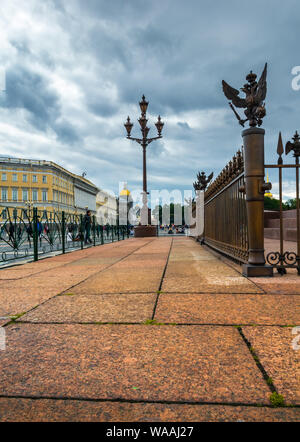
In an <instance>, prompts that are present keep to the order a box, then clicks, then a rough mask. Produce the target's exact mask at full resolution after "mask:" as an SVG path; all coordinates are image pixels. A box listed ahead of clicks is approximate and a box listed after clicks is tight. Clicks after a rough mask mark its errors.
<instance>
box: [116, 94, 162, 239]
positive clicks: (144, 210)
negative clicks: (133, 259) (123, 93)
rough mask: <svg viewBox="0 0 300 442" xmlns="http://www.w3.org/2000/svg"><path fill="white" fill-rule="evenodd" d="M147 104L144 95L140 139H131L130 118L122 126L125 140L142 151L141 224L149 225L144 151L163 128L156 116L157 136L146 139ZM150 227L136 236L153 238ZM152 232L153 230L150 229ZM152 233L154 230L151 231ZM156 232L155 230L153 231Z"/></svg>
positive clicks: (159, 135) (137, 232)
mask: <svg viewBox="0 0 300 442" xmlns="http://www.w3.org/2000/svg"><path fill="white" fill-rule="evenodd" d="M148 104H149V102H148V101H146V98H145V95H143V96H142V100H141V101H140V103H139V105H140V109H141V117H140V118H139V119H138V122H139V123H140V127H141V132H142V138H133V137H131V131H132V127H133V123H132V122H131V121H130V118H129V117H128V118H127V121H126V123H125V124H124V126H125V128H126V131H127V138H128V139H129V140H133V141H136V142H137V143H138V144H140V145H141V146H142V149H143V208H142V217H141V220H142V224H143V225H144V226H145V225H149V216H148V205H147V194H148V192H147V164H146V151H147V146H148V145H149V144H150V143H152V141H154V140H158V139H159V138H162V134H161V133H162V129H163V126H164V123H163V122H162V121H161V117H160V115H159V116H158V119H157V122H156V123H155V126H156V129H157V133H158V136H157V137H153V138H148V133H149V130H150V128H149V127H148V126H147V123H148V120H147V116H146V113H147V109H148ZM150 227H154V226H149V229H148V230H147V229H140V230H139V229H137V228H136V229H135V234H136V236H153V234H151V235H150V230H151V229H150ZM152 230H153V229H152ZM153 232H154V230H153ZM155 232H156V229H155Z"/></svg>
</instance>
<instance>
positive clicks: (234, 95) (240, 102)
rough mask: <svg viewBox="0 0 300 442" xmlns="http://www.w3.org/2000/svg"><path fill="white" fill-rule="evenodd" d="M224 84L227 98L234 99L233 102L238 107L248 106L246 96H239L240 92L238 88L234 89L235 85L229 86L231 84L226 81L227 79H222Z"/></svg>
mask: <svg viewBox="0 0 300 442" xmlns="http://www.w3.org/2000/svg"><path fill="white" fill-rule="evenodd" d="M222 86H223V92H224V94H225V96H226V98H228V100H230V101H232V103H233V104H234V105H235V106H236V107H247V104H246V100H245V99H244V98H241V97H238V95H239V93H240V92H239V91H238V90H237V89H234V88H233V87H231V86H229V84H228V83H226V81H224V80H222Z"/></svg>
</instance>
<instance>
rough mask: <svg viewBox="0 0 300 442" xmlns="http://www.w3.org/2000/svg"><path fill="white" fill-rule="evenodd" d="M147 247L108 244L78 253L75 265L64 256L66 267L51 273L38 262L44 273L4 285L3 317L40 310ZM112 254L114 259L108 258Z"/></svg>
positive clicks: (1, 289) (1, 295)
mask: <svg viewBox="0 0 300 442" xmlns="http://www.w3.org/2000/svg"><path fill="white" fill-rule="evenodd" d="M148 242H149V241H148ZM148 242H147V243H148ZM145 243H146V242H145V241H143V240H142V241H140V242H138V241H134V242H131V241H128V242H126V241H124V242H122V245H121V246H120V245H119V244H120V243H116V245H115V244H107V245H105V246H103V247H102V246H101V247H100V246H99V248H98V247H95V248H91V249H86V250H84V251H80V252H84V253H80V252H74V254H75V253H78V255H77V260H75V258H74V257H73V258H72V259H71V261H69V262H68V263H65V261H64V260H65V256H66V255H64V256H63V257H59V258H60V260H59V262H60V263H63V264H64V265H61V266H57V267H55V268H53V267H52V268H50V269H46V268H45V265H44V263H42V264H43V265H42V266H41V262H37V263H36V265H37V268H39V267H41V269H42V271H41V272H38V273H37V274H35V275H32V274H29V275H28V276H27V277H23V278H22V279H21V280H6V281H3V282H2V283H1V287H0V316H10V315H15V314H20V313H23V312H26V311H28V310H30V309H32V308H34V307H36V306H37V305H39V304H41V303H43V302H45V301H47V300H48V299H50V298H52V297H53V296H56V295H58V294H60V293H62V292H63V291H65V290H67V289H69V288H71V287H73V286H74V285H76V284H79V283H80V282H82V281H84V280H86V279H87V278H89V277H91V276H92V275H95V274H99V272H101V271H102V270H104V269H106V268H108V267H110V266H112V265H113V264H114V263H115V262H117V261H119V260H121V259H123V258H124V257H126V256H127V255H128V254H130V253H132V252H133V251H135V250H136V249H137V248H139V247H141V246H143V245H144V244H145ZM147 243H146V244H147ZM108 246H110V247H108ZM109 254H111V255H114V256H113V257H111V256H107V255H109ZM70 255H71V254H70ZM99 257H100V258H105V259H104V261H101V262H99V261H98V259H99ZM78 258H79V259H78ZM81 258H82V259H81ZM53 259H54V260H56V259H57V258H53ZM87 260H88V262H87ZM75 261H76V262H75ZM81 261H83V263H81ZM100 279H101V276H100ZM119 292H120V290H119Z"/></svg>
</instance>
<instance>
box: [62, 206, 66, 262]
mask: <svg viewBox="0 0 300 442" xmlns="http://www.w3.org/2000/svg"><path fill="white" fill-rule="evenodd" d="M61 244H62V252H63V254H65V253H66V218H65V212H64V210H63V211H62V212H61Z"/></svg>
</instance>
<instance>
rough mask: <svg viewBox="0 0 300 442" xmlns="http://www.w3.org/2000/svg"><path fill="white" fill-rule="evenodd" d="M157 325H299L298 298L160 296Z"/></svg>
mask: <svg viewBox="0 0 300 442" xmlns="http://www.w3.org/2000/svg"><path fill="white" fill-rule="evenodd" d="M155 319H156V320H157V321H158V322H175V323H186V324H235V325H240V324H248V325H252V324H265V325H272V324H275V325H291V324H295V325H296V324H300V297H299V296H294V295H269V294H255V295H249V294H248V295H245V294H236V295H232V294H222V295H219V294H212V293H206V294H188V293H183V294H182V293H180V294H178V293H176V294H175V293H172V294H171V293H161V294H160V295H159V300H158V304H157V308H156V313H155Z"/></svg>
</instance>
